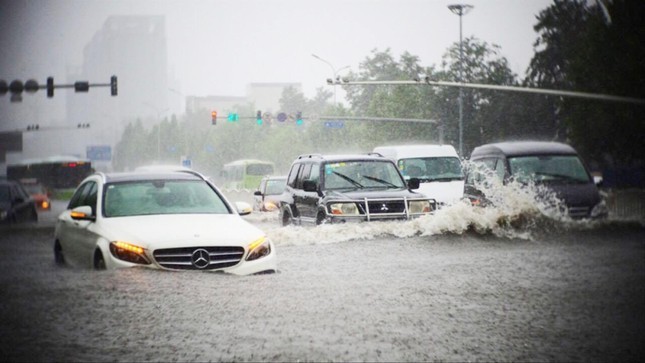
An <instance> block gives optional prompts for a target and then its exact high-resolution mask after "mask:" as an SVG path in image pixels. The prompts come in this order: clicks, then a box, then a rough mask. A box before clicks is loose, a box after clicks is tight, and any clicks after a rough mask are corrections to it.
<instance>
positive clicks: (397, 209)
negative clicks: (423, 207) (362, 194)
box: [367, 200, 405, 214]
mask: <svg viewBox="0 0 645 363" xmlns="http://www.w3.org/2000/svg"><path fill="white" fill-rule="evenodd" d="M367 204H368V207H369V210H370V214H386V213H405V202H404V201H403V200H397V201H382V202H372V201H369V202H368V203H367Z"/></svg>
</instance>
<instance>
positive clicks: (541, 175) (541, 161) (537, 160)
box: [508, 155, 590, 183]
mask: <svg viewBox="0 0 645 363" xmlns="http://www.w3.org/2000/svg"><path fill="white" fill-rule="evenodd" d="M508 164H509V166H510V172H511V175H512V176H513V177H514V178H515V179H516V180H518V181H520V182H528V181H535V182H555V183H588V182H589V181H590V178H589V175H588V174H587V170H586V169H585V168H584V166H583V165H582V162H581V161H580V159H579V158H578V157H577V156H575V155H540V156H521V157H514V158H509V159H508Z"/></svg>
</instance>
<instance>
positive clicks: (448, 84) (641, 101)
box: [327, 78, 645, 104]
mask: <svg viewBox="0 0 645 363" xmlns="http://www.w3.org/2000/svg"><path fill="white" fill-rule="evenodd" d="M327 84H329V85H334V84H335V85H347V86H354V85H423V84H426V85H430V86H437V87H463V88H475V89H490V90H496V91H511V92H525V93H538V94H547V95H554V96H567V97H578V98H589V99H596V100H602V101H615V102H626V103H636V104H645V99H642V98H635V97H623V96H615V95H608V94H600V93H588V92H575V91H563V90H555V89H545V88H530V87H516V86H500V85H493V84H481V83H461V82H445V81H433V80H430V79H428V78H426V79H425V80H413V81H345V80H339V79H337V80H336V82H334V81H332V80H331V79H328V80H327Z"/></svg>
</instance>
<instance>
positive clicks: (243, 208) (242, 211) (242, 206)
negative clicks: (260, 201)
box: [235, 202, 253, 216]
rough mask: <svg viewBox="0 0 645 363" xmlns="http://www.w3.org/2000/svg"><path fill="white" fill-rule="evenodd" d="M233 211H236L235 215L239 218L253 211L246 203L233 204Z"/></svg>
mask: <svg viewBox="0 0 645 363" xmlns="http://www.w3.org/2000/svg"><path fill="white" fill-rule="evenodd" d="M235 209H237V214H239V215H241V216H246V215H249V214H251V212H252V211H253V208H251V205H250V204H249V203H247V202H235Z"/></svg>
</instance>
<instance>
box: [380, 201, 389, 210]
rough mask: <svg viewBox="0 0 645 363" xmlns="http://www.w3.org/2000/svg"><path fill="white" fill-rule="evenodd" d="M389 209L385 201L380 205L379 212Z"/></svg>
mask: <svg viewBox="0 0 645 363" xmlns="http://www.w3.org/2000/svg"><path fill="white" fill-rule="evenodd" d="M389 210H390V208H388V207H387V205H385V203H383V205H382V206H381V212H387V211H389Z"/></svg>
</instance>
